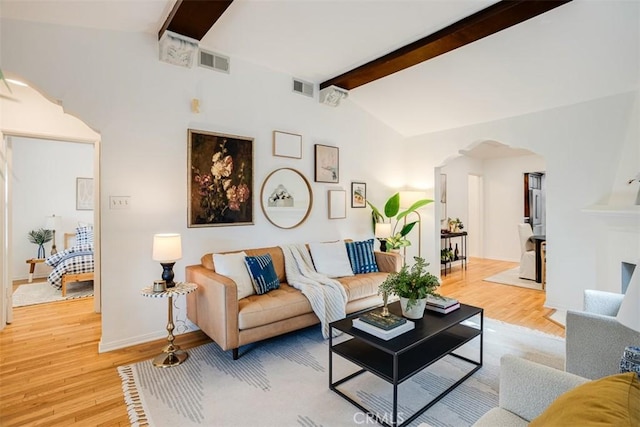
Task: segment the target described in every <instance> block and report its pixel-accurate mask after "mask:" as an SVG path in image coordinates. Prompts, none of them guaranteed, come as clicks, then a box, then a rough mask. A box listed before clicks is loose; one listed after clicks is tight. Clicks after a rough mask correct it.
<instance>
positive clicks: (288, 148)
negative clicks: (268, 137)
mask: <svg viewBox="0 0 640 427" xmlns="http://www.w3.org/2000/svg"><path fill="white" fill-rule="evenodd" d="M273 155H274V156H278V157H290V158H292V159H301V158H302V135H296V134H295V133H288V132H281V131H278V130H274V131H273Z"/></svg>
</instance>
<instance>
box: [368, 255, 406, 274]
mask: <svg viewBox="0 0 640 427" xmlns="http://www.w3.org/2000/svg"><path fill="white" fill-rule="evenodd" d="M373 255H374V256H375V257H376V264H378V270H379V271H382V272H383V273H397V272H398V271H400V269H401V268H402V255H400V254H397V253H394V252H379V251H374V252H373Z"/></svg>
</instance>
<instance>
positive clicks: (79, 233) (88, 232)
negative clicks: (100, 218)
mask: <svg viewBox="0 0 640 427" xmlns="http://www.w3.org/2000/svg"><path fill="white" fill-rule="evenodd" d="M86 243H93V227H90V226H87V227H78V228H76V245H83V244H86Z"/></svg>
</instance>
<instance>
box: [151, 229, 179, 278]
mask: <svg viewBox="0 0 640 427" xmlns="http://www.w3.org/2000/svg"><path fill="white" fill-rule="evenodd" d="M180 258H182V240H181V238H180V235H179V234H177V233H166V234H155V235H154V236H153V260H154V261H159V262H160V265H162V280H164V281H165V282H166V284H167V288H173V287H174V286H175V285H176V283H175V282H174V281H173V277H174V275H173V265H174V264H175V263H176V261H177V260H179V259H180Z"/></svg>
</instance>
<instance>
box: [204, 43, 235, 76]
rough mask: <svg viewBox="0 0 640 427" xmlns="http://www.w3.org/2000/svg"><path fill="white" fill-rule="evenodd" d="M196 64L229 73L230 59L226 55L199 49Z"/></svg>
mask: <svg viewBox="0 0 640 427" xmlns="http://www.w3.org/2000/svg"><path fill="white" fill-rule="evenodd" d="M198 65H199V66H201V67H204V68H209V69H211V70H216V71H220V72H223V73H227V74H229V69H230V68H231V59H230V58H229V57H228V56H224V55H220V54H219V53H214V52H209V51H206V50H203V49H200V56H199V59H198Z"/></svg>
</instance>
